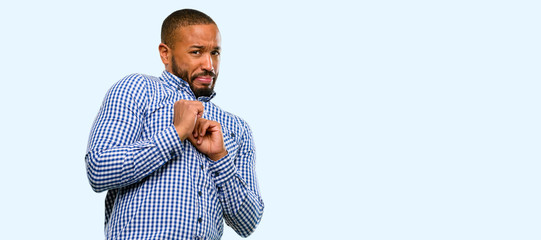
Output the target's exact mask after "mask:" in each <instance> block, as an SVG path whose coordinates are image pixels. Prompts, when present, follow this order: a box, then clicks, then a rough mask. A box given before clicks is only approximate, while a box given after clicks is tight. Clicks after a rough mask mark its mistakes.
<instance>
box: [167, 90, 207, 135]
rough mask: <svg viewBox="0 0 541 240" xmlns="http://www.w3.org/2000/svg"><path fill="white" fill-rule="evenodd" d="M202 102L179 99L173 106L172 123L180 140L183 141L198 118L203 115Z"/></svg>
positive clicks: (190, 132)
mask: <svg viewBox="0 0 541 240" xmlns="http://www.w3.org/2000/svg"><path fill="white" fill-rule="evenodd" d="M203 110H205V107H203V103H201V102H199V101H189V100H179V101H177V102H175V105H174V107H173V112H174V116H173V125H174V126H175V129H176V130H177V134H178V136H179V137H180V140H182V141H184V139H186V138H187V137H188V135H189V134H192V132H193V129H194V127H195V123H196V121H197V119H198V118H200V117H202V116H203Z"/></svg>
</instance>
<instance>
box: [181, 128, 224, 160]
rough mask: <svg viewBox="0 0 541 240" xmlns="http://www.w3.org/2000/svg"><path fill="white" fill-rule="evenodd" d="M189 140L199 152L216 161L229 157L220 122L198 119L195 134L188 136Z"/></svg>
mask: <svg viewBox="0 0 541 240" xmlns="http://www.w3.org/2000/svg"><path fill="white" fill-rule="evenodd" d="M188 140H189V141H190V142H191V143H192V145H194V146H195V148H196V149H197V150H198V151H199V152H201V153H203V154H205V155H207V157H209V158H210V159H212V160H214V161H218V160H220V159H221V158H223V157H225V155H227V150H226V149H225V144H224V138H223V134H222V126H221V125H220V123H219V122H216V121H212V120H208V119H204V118H199V119H197V122H196V123H195V127H194V130H193V133H192V134H190V135H189V136H188Z"/></svg>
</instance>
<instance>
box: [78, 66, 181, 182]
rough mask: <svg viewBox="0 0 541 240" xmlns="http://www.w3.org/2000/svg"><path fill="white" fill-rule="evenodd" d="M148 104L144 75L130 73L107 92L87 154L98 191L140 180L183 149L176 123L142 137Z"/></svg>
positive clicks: (91, 177) (88, 165)
mask: <svg viewBox="0 0 541 240" xmlns="http://www.w3.org/2000/svg"><path fill="white" fill-rule="evenodd" d="M147 104H148V89H147V84H146V82H145V79H144V77H143V76H141V75H136V74H134V75H130V76H127V77H125V78H124V79H122V80H120V81H119V82H117V83H116V84H115V85H113V87H111V89H110V90H109V91H108V92H107V94H106V96H105V99H104V101H103V104H102V106H101V108H100V110H99V112H98V116H97V117H96V120H95V122H94V125H93V127H92V130H91V132H90V138H89V141H88V149H87V153H86V156H85V161H86V170H87V176H88V179H89V181H90V185H91V186H92V189H93V190H94V191H96V192H102V191H105V190H110V189H116V188H121V187H125V186H128V185H130V184H133V183H136V182H139V181H140V180H141V179H143V178H144V177H146V176H148V175H149V174H151V173H152V172H154V171H155V170H156V169H158V168H159V167H160V166H162V165H163V164H165V163H166V162H167V161H168V160H169V159H171V157H172V156H173V155H174V154H177V153H180V152H181V150H180V149H181V141H180V138H179V137H178V134H177V132H176V130H175V128H174V127H173V125H172V124H171V126H170V127H168V128H166V129H164V130H163V131H161V132H158V133H157V134H155V135H154V136H152V137H151V138H149V139H141V131H142V127H143V119H144V116H145V114H146V112H145V109H146V105H147Z"/></svg>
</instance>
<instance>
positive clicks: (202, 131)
mask: <svg viewBox="0 0 541 240" xmlns="http://www.w3.org/2000/svg"><path fill="white" fill-rule="evenodd" d="M201 119H202V121H201V125H200V127H199V135H201V137H204V136H205V134H206V133H207V130H208V129H209V127H211V121H209V120H207V119H204V118H201Z"/></svg>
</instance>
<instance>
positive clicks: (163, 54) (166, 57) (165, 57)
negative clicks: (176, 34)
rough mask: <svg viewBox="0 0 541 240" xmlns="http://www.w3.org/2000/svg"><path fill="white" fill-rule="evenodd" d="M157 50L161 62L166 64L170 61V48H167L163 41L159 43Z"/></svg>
mask: <svg viewBox="0 0 541 240" xmlns="http://www.w3.org/2000/svg"><path fill="white" fill-rule="evenodd" d="M158 51H160V58H161V59H162V62H163V64H164V65H165V67H166V68H167V66H168V65H169V64H170V63H171V48H169V47H168V46H167V45H165V44H164V43H160V45H159V46H158Z"/></svg>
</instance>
